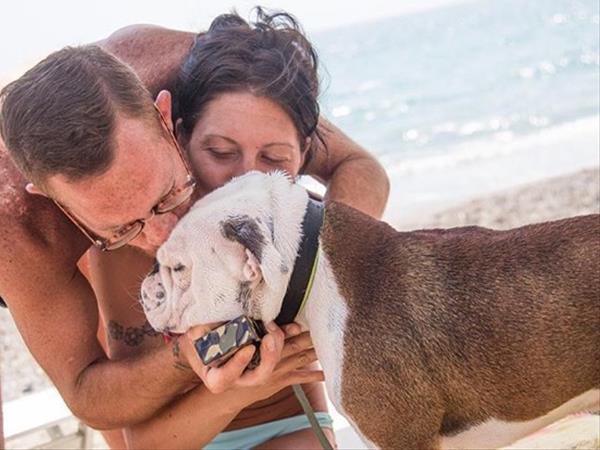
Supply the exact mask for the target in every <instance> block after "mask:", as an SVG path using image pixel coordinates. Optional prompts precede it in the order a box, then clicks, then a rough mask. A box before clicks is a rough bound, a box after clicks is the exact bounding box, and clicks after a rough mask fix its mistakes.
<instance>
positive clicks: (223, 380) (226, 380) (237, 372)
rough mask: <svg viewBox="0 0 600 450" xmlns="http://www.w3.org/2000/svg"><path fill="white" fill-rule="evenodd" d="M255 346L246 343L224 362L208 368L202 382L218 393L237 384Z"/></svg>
mask: <svg viewBox="0 0 600 450" xmlns="http://www.w3.org/2000/svg"><path fill="white" fill-rule="evenodd" d="M255 351H256V348H255V347H254V346H253V345H248V346H246V347H244V348H241V349H240V350H238V351H237V352H236V353H235V354H234V355H233V356H232V357H231V358H230V359H229V361H227V362H226V363H225V364H223V365H222V366H221V367H217V368H208V370H207V373H206V376H205V379H203V380H202V381H204V384H205V385H206V388H207V389H208V390H209V391H211V392H212V393H213V394H219V393H221V392H224V391H226V390H227V389H229V388H231V387H234V386H236V385H238V384H239V380H240V377H241V376H242V374H243V373H244V370H246V367H247V366H248V364H249V363H250V360H251V359H252V356H253V355H254V352H255Z"/></svg>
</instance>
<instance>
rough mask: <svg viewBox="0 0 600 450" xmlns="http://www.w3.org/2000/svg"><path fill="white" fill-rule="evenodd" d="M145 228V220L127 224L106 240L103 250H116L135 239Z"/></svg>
mask: <svg viewBox="0 0 600 450" xmlns="http://www.w3.org/2000/svg"><path fill="white" fill-rule="evenodd" d="M143 228H144V222H141V221H138V222H133V223H132V224H130V225H127V226H126V227H125V228H122V229H121V230H119V231H117V232H116V233H115V234H114V235H113V236H112V237H111V238H110V239H107V240H106V241H104V243H103V245H102V250H106V251H109V250H116V249H118V248H120V247H123V246H124V245H125V244H127V243H128V242H129V241H131V240H133V239H135V238H136V237H137V236H138V235H139V234H140V233H141V232H142V229H143Z"/></svg>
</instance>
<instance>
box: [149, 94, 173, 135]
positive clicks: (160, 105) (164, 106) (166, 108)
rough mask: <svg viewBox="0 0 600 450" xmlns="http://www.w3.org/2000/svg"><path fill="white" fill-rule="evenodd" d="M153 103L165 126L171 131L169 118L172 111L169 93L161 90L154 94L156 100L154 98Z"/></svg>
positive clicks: (171, 123)
mask: <svg viewBox="0 0 600 450" xmlns="http://www.w3.org/2000/svg"><path fill="white" fill-rule="evenodd" d="M154 105H155V106H156V108H157V109H158V110H159V111H160V114H161V115H162V116H163V119H165V122H166V123H167V126H168V127H169V129H170V130H171V131H173V121H172V120H171V113H172V106H173V105H172V101H171V93H170V92H169V91H166V90H162V91H160V92H159V93H158V95H157V96H156V100H154Z"/></svg>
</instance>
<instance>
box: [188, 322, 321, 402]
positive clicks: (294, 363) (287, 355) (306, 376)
mask: <svg viewBox="0 0 600 450" xmlns="http://www.w3.org/2000/svg"><path fill="white" fill-rule="evenodd" d="M214 325H216V324H214ZM214 325H200V326H197V327H194V328H192V329H190V330H189V331H188V332H187V333H186V334H185V335H183V336H181V337H180V338H179V340H178V345H179V349H180V353H181V356H182V359H183V360H185V361H187V363H188V364H189V366H190V367H191V368H192V370H193V371H194V372H196V374H197V375H198V377H200V379H201V380H202V381H203V383H204V385H205V386H206V388H207V389H208V390H209V391H211V392H213V393H215V394H218V393H222V392H225V391H227V390H229V389H234V388H256V387H264V388H265V389H264V390H265V395H264V397H263V398H266V397H268V396H270V395H272V394H274V393H275V392H277V391H279V390H280V389H282V388H284V387H286V386H289V385H291V384H298V383H310V382H313V381H323V373H322V371H320V370H316V371H315V370H304V371H303V370H298V369H300V368H301V367H303V366H306V365H307V364H309V363H311V362H313V361H316V359H317V358H316V354H315V351H314V349H313V348H312V342H311V340H310V336H309V334H308V332H305V333H300V328H299V326H298V325H296V324H290V325H287V326H286V327H285V332H284V330H282V329H281V328H279V327H278V326H277V325H276V324H275V323H274V322H271V323H268V324H266V328H267V334H266V335H265V337H264V338H263V339H262V341H261V344H260V364H259V365H258V367H256V368H255V369H253V370H246V367H247V366H248V364H249V363H250V360H251V359H252V356H253V355H254V352H255V351H256V348H255V347H254V346H253V345H249V346H247V347H244V348H242V349H240V350H239V351H237V352H236V353H235V354H234V355H233V356H232V357H231V358H230V359H229V360H228V361H227V362H226V363H225V364H224V365H222V366H221V367H218V368H214V367H209V366H205V365H204V364H203V363H202V361H201V360H200V358H199V356H198V354H197V353H196V349H195V347H194V341H196V340H197V339H199V338H201V337H202V336H204V335H205V334H207V333H208V332H209V331H210V330H211V329H212V328H213V327H214ZM286 337H287V338H288V339H287V340H286ZM255 393H256V394H258V396H261V394H260V393H258V392H255ZM255 400H256V399H255Z"/></svg>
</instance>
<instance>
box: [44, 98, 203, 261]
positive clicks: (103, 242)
mask: <svg viewBox="0 0 600 450" xmlns="http://www.w3.org/2000/svg"><path fill="white" fill-rule="evenodd" d="M153 106H154V109H156V112H157V113H158V117H159V118H160V122H161V124H162V126H163V128H164V129H165V130H166V131H167V133H168V134H169V136H170V138H171V141H172V142H173V144H174V145H175V149H176V150H177V154H178V155H179V159H181V162H182V163H183V167H184V168H185V171H186V173H187V178H186V181H185V183H183V184H182V185H181V186H179V187H177V188H175V189H172V190H171V191H169V193H168V194H167V195H166V196H165V197H163V198H162V199H161V200H160V201H159V202H158V203H157V204H156V205H154V207H153V208H152V215H151V216H150V217H149V218H147V219H138V220H135V221H133V222H131V223H128V224H126V225H123V227H121V230H123V229H125V228H127V227H130V228H129V229H128V230H127V231H124V232H123V235H127V233H128V232H129V231H130V229H132V228H131V227H134V226H137V227H138V230H136V232H135V233H132V234H131V235H130V236H127V237H126V238H125V239H123V240H119V239H112V238H102V237H100V236H98V235H97V234H96V233H94V232H93V231H91V230H90V229H89V228H87V226H86V225H84V224H83V222H81V220H80V219H78V218H77V217H76V216H75V215H74V214H73V213H72V212H70V211H69V210H68V208H67V207H66V206H64V205H62V204H61V203H60V202H59V201H57V200H55V199H52V201H53V202H54V204H55V205H56V206H57V207H58V209H60V210H61V211H62V212H63V214H64V215H65V216H67V218H68V219H69V220H70V221H71V222H73V224H74V225H75V226H76V227H77V228H78V229H79V231H81V232H82V233H83V235H84V236H85V237H86V238H87V239H88V240H89V241H90V242H91V243H92V244H93V245H94V246H95V247H97V248H99V249H100V250H102V251H111V250H116V249H118V248H121V247H123V246H124V245H126V244H128V243H129V242H131V241H132V240H133V239H135V238H136V237H138V236H139V235H140V233H141V232H142V230H143V229H144V226H145V225H146V222H148V221H149V220H151V219H152V218H154V216H156V215H160V214H166V213H168V212H170V211H173V210H174V209H176V208H177V207H179V206H181V205H182V204H183V203H184V202H185V201H186V200H188V199H189V198H190V197H191V195H192V194H193V192H194V188H195V187H196V180H195V179H194V176H193V175H192V171H191V170H190V167H189V165H188V163H187V161H186V159H185V157H184V156H183V151H182V150H181V147H180V145H179V143H178V142H177V138H175V135H174V134H173V131H171V129H170V128H169V126H168V125H167V122H166V120H165V119H164V117H163V115H162V113H161V112H160V110H159V109H158V108H157V107H156V105H153ZM182 191H188V193H187V194H186V195H185V196H183V197H182V198H181V200H180V201H179V202H177V203H176V204H175V205H172V206H170V207H169V208H167V209H160V205H161V204H162V203H164V201H165V200H166V199H168V198H170V197H172V196H174V195H176V194H177V193H180V192H182ZM118 232H119V231H118V230H117V232H116V233H118Z"/></svg>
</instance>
